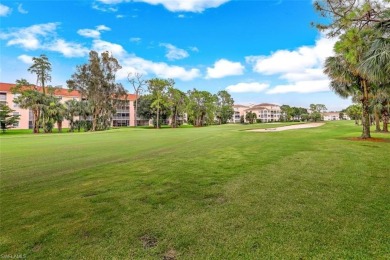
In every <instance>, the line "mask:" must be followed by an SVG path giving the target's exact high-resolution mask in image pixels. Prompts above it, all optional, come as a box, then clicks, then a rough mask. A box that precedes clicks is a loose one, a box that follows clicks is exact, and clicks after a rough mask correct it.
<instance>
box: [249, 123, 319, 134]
mask: <svg viewBox="0 0 390 260" xmlns="http://www.w3.org/2000/svg"><path fill="white" fill-rule="evenodd" d="M324 124H325V123H309V124H299V125H288V126H281V127H275V128H263V129H252V130H247V131H248V132H280V131H286V130H293V129H303V128H313V127H319V126H322V125H324Z"/></svg>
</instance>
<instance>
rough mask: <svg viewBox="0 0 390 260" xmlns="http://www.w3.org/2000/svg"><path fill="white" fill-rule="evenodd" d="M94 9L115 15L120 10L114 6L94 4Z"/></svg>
mask: <svg viewBox="0 0 390 260" xmlns="http://www.w3.org/2000/svg"><path fill="white" fill-rule="evenodd" d="M92 8H93V9H95V10H98V11H101V12H105V13H115V12H117V11H118V8H115V7H112V6H101V5H97V4H96V3H93V4H92Z"/></svg>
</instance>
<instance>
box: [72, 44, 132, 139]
mask: <svg viewBox="0 0 390 260" xmlns="http://www.w3.org/2000/svg"><path fill="white" fill-rule="evenodd" d="M119 69H121V66H120V65H119V63H118V61H117V60H116V59H115V58H114V57H113V56H112V55H111V54H110V53H109V52H103V53H101V55H99V54H98V53H97V52H96V51H91V52H90V53H89V63H87V64H84V65H81V66H77V68H76V73H74V74H73V75H72V77H71V79H70V80H68V81H67V85H68V88H69V89H71V90H77V91H79V92H80V93H81V95H82V97H83V98H85V99H87V100H88V103H89V107H90V109H91V116H92V126H91V131H97V130H105V129H108V128H109V127H110V126H111V121H112V117H113V114H115V112H116V106H117V105H118V104H120V103H121V102H123V99H125V98H126V90H125V89H124V88H123V86H122V84H119V83H115V73H116V72H117V71H118V70H119Z"/></svg>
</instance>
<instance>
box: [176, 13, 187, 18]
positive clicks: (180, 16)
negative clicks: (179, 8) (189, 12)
mask: <svg viewBox="0 0 390 260" xmlns="http://www.w3.org/2000/svg"><path fill="white" fill-rule="evenodd" d="M185 17H186V16H185V15H184V14H179V15H178V16H177V18H185Z"/></svg>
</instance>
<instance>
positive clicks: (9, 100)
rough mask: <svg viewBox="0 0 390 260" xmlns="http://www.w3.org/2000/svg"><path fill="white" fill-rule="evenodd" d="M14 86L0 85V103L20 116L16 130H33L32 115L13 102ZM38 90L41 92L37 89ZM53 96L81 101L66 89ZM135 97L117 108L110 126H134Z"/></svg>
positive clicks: (63, 99)
mask: <svg viewBox="0 0 390 260" xmlns="http://www.w3.org/2000/svg"><path fill="white" fill-rule="evenodd" d="M15 86H16V85H15V84H10V83H0V102H1V103H5V104H7V105H8V106H9V107H10V108H11V109H13V110H15V112H14V114H15V115H20V120H19V122H18V123H17V124H15V125H14V128H16V129H29V128H30V129H31V128H33V114H32V113H31V111H30V110H28V109H22V108H20V107H19V106H18V104H15V103H14V102H13V100H14V98H15V97H17V95H18V94H13V93H12V91H11V89H12V88H13V87H15ZM38 90H40V91H41V90H42V89H41V88H38ZM54 95H55V96H56V97H58V98H59V99H60V100H61V102H62V103H64V102H65V101H67V100H72V99H75V100H82V97H81V94H80V93H79V92H78V91H69V90H68V89H64V88H59V89H56V90H55V92H54ZM135 99H136V96H135V95H133V94H128V95H127V99H126V102H125V103H122V104H121V105H120V106H118V107H117V111H116V114H115V115H114V116H113V118H112V126H134V122H135V117H134V116H135V114H134V101H135ZM62 127H64V128H68V127H69V122H68V121H67V120H64V121H63V122H62Z"/></svg>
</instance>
